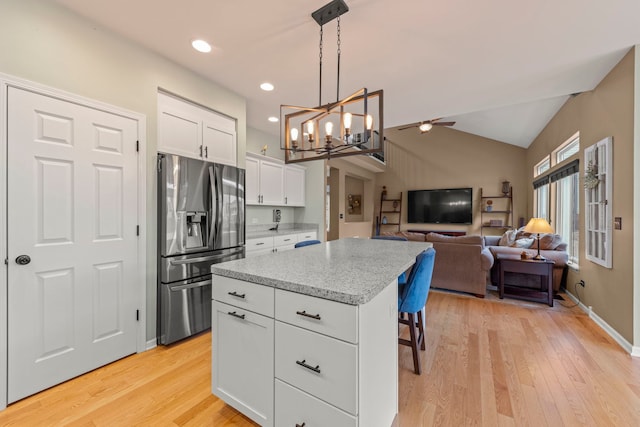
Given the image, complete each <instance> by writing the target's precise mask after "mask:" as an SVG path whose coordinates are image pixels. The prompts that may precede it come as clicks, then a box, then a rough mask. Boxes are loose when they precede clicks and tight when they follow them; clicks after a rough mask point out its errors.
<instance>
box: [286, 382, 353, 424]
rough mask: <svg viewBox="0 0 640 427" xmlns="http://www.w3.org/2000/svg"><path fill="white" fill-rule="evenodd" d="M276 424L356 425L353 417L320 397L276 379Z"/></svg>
mask: <svg viewBox="0 0 640 427" xmlns="http://www.w3.org/2000/svg"><path fill="white" fill-rule="evenodd" d="M274 421H275V424H276V425H278V426H292V427H293V426H295V425H304V426H305V427H307V426H308V427H314V426H332V427H356V426H357V425H358V422H357V421H356V419H355V417H353V416H351V415H349V414H347V413H346V412H343V411H341V410H340V409H338V408H336V407H334V406H331V405H329V404H327V403H325V402H323V401H322V400H320V399H316V398H315V397H313V396H311V395H309V394H307V393H305V392H303V391H301V390H298V389H297V388H295V387H291V386H290V385H289V384H286V383H283V382H282V381H279V380H276V410H275V416H274Z"/></svg>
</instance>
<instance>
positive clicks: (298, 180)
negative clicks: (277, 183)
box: [284, 165, 306, 206]
mask: <svg viewBox="0 0 640 427" xmlns="http://www.w3.org/2000/svg"><path fill="white" fill-rule="evenodd" d="M305 180H306V170H305V168H302V167H300V166H293V165H285V167H284V204H285V206H304V199H305V194H306V193H305Z"/></svg>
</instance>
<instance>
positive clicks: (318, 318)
mask: <svg viewBox="0 0 640 427" xmlns="http://www.w3.org/2000/svg"><path fill="white" fill-rule="evenodd" d="M296 314H297V315H298V316H304V317H309V318H311V319H316V320H321V319H322V318H321V317H320V315H319V314H309V313H307V312H306V310H302V311H296Z"/></svg>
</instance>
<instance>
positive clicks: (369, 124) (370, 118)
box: [367, 114, 373, 130]
mask: <svg viewBox="0 0 640 427" xmlns="http://www.w3.org/2000/svg"><path fill="white" fill-rule="evenodd" d="M372 127H373V116H372V115H371V114H367V130H371V128H372Z"/></svg>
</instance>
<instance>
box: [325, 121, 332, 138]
mask: <svg viewBox="0 0 640 427" xmlns="http://www.w3.org/2000/svg"><path fill="white" fill-rule="evenodd" d="M324 130H325V133H326V134H327V136H331V134H332V133H333V123H331V122H327V123H326V124H325V125H324Z"/></svg>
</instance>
